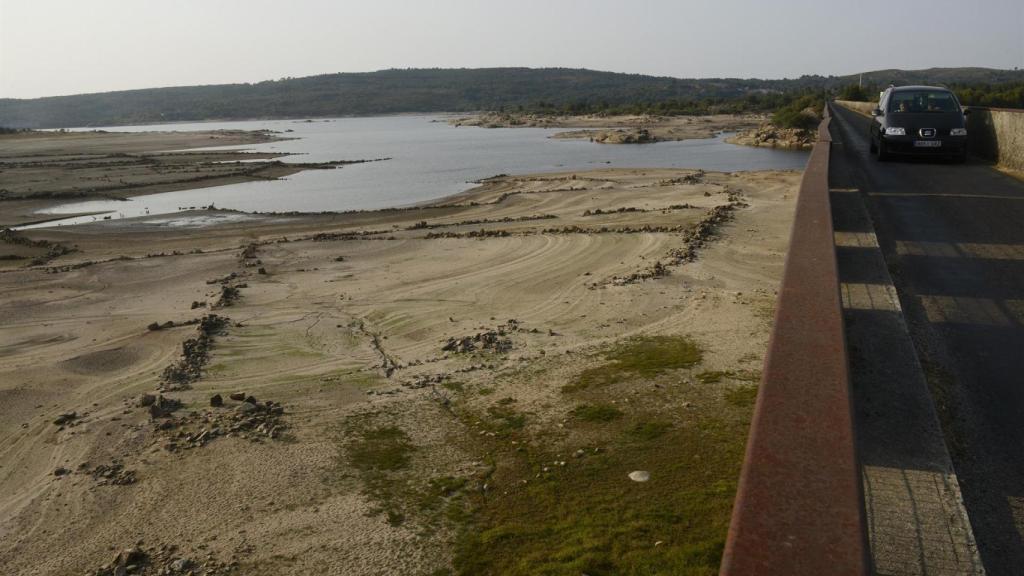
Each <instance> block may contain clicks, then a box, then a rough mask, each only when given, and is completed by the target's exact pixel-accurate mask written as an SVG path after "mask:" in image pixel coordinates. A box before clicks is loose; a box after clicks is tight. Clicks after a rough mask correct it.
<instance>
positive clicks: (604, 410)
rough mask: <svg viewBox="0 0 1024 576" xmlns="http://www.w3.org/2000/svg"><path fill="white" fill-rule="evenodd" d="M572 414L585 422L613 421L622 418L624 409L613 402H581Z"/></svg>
mask: <svg viewBox="0 0 1024 576" xmlns="http://www.w3.org/2000/svg"><path fill="white" fill-rule="evenodd" d="M570 414H572V415H573V416H574V417H575V418H577V419H579V420H582V421H584V422H611V421H612V420H618V419H619V418H622V410H619V409H618V408H616V407H615V406H612V405H611V404H580V405H579V406H577V407H575V408H573V409H572V411H571V412H570Z"/></svg>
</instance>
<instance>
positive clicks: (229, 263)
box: [0, 169, 799, 575]
mask: <svg viewBox="0 0 1024 576" xmlns="http://www.w3.org/2000/svg"><path fill="white" fill-rule="evenodd" d="M798 180H799V174H798V173H795V172H757V173H733V174H722V173H708V174H703V173H697V172H694V171H692V170H690V171H680V170H622V169H617V170H603V171H594V172H586V173H576V174H547V175H543V176H536V177H530V176H520V177H501V178H496V179H492V180H489V181H486V182H484V183H483V184H482V185H481V186H479V187H477V188H475V189H473V190H471V191H469V192H467V193H465V194H463V195H460V196H458V197H455V198H453V199H450V200H448V201H447V202H445V203H443V204H442V205H438V206H433V207H423V208H418V209H411V210H385V211H377V212H364V213H354V214H342V215H320V216H309V217H297V216H248V215H239V214H236V213H232V212H193V213H185V214H176V215H174V216H173V217H158V218H147V219H138V220H128V221H116V222H107V223H98V224H90V225H86V226H81V227H75V228H62V229H60V230H41V231H34V232H33V233H31V235H28V236H27V237H29V238H31V240H32V242H35V243H36V244H32V245H31V246H25V245H23V244H17V246H21V248H22V249H26V250H27V249H35V250H44V251H46V250H49V248H47V247H48V246H66V247H74V248H75V251H73V252H70V253H66V254H57V255H55V256H52V257H48V258H46V259H45V263H42V264H40V265H36V266H30V267H26V266H25V265H24V264H21V265H19V266H16V267H15V266H11V267H8V268H7V269H5V270H3V271H2V272H0V566H3V567H4V569H3V572H4V574H18V575H30V574H31V575H42V574H47V575H50V574H52V575H64V574H94V573H104V572H96V570H98V569H100V568H101V567H102V566H104V565H106V564H109V563H110V562H111V559H112V558H113V557H114V556H115V554H116V553H117V551H119V550H122V549H124V548H125V547H127V546H132V545H136V544H137V545H138V546H139V547H140V549H142V550H143V551H144V552H145V553H147V554H149V555H150V558H151V559H153V561H154V562H155V561H156V559H162V560H160V561H168V562H169V561H170V560H172V559H174V558H187V559H189V560H190V561H192V562H193V563H194V564H195V565H200V566H205V568H203V569H202V570H205V572H204V571H202V570H200V571H198V572H197V573H207V574H209V573H238V574H428V573H444V572H434V571H435V570H442V571H443V570H444V569H445V568H446V567H449V566H450V565H451V562H452V556H453V552H452V545H453V544H452V543H453V542H454V540H455V538H456V535H457V531H458V529H459V524H458V522H455V521H452V520H446V519H445V518H439V517H438V515H437V514H432V513H429V512H427V511H423V510H428V509H429V507H427V506H426V505H423V506H421V509H422V510H421V511H417V510H419V509H414V508H411V507H409V506H405V507H404V508H403V507H402V506H404V505H402V504H401V502H403V501H404V500H402V498H403V496H402V495H403V494H419V493H421V492H417V491H418V490H420V491H422V490H421V488H422V487H423V486H426V485H428V483H430V484H429V485H430V486H434V485H435V484H434V483H433V482H436V481H437V480H438V479H453V478H454V479H458V480H459V482H460V483H459V484H457V486H458V487H460V488H457V489H461V490H465V491H470V490H474V491H476V492H475V493H479V491H481V490H483V491H488V490H502V489H503V490H505V492H504V493H505V494H506V495H507V494H509V491H510V490H513V489H514V488H513V487H512V486H509V485H503V484H502V482H505V481H506V480H507V482H508V483H512V482H521V481H524V480H518V479H514V478H511V477H510V476H508V475H505V476H502V474H500V473H499V474H496V475H492V476H487V473H486V469H490V470H491V471H493V470H494V468H495V467H497V468H498V469H499V470H500V468H501V465H502V461H501V458H500V457H496V456H494V455H493V454H492V455H491V456H487V454H488V452H487V450H485V449H484V448H483V447H482V445H481V444H479V443H478V440H477V438H478V437H480V438H486V437H487V435H488V434H490V435H492V436H493V433H488V432H486V430H485V429H482V428H479V425H480V424H481V422H480V421H479V420H477V419H476V416H473V415H474V414H478V413H485V410H491V409H490V408H488V406H490V405H492V404H494V401H495V399H497V398H503V400H502V401H501V402H500V403H499V404H503V405H504V404H511V403H513V402H514V406H515V407H516V408H517V409H518V410H520V411H522V412H523V413H524V414H528V415H529V416H528V419H527V420H526V421H527V424H526V426H525V427H524V428H523V429H522V430H521V431H520V432H518V434H520V436H517V438H520V439H521V441H522V442H523V443H524V444H525V443H526V442H532V443H537V444H542V445H544V446H545V447H546V449H549V450H551V451H558V450H562V449H569V448H571V447H572V446H575V445H576V444H578V443H579V442H582V441H584V440H581V438H584V439H585V436H586V432H585V430H583V429H574V428H573V425H572V423H571V422H570V423H568V424H566V420H565V413H566V409H567V408H566V400H565V398H564V394H563V393H562V392H561V391H560V388H561V387H562V386H563V384H565V382H566V381H567V380H569V379H571V378H573V377H574V376H573V375H574V374H578V373H579V372H580V371H581V370H583V369H585V368H587V367H588V366H593V365H594V364H595V363H596V362H599V359H598V358H597V357H596V356H595V354H596V353H597V352H598V351H599V350H601V347H602V346H607V345H612V344H614V343H615V342H620V341H622V340H623V339H626V338H629V337H632V336H637V335H666V336H677V335H685V336H686V337H688V338H692V339H693V340H694V341H696V342H698V343H699V344H700V346H701V348H702V349H703V351H704V354H703V360H702V363H701V365H700V366H699V367H697V368H694V370H693V374H695V373H696V372H698V371H701V370H704V371H707V370H731V369H743V370H746V371H748V372H752V373H754V374H756V372H757V370H759V369H760V365H761V361H762V358H763V354H764V350H765V348H766V344H767V338H768V334H769V323H770V318H771V310H772V306H773V303H774V300H775V290H776V287H777V283H778V281H779V278H780V277H781V270H782V265H783V259H784V254H785V250H786V246H787V241H788V236H789V228H790V223H791V218H792V210H793V206H794V200H795V195H796V190H797V187H798ZM723 207H727V208H723ZM620 208H635V209H637V210H634V211H618V209H620ZM598 210H601V212H602V213H600V214H597V213H596V212H597V211H598ZM608 212H610V213H608ZM723 212H725V213H726V215H727V217H726V218H723V219H722V221H721V222H718V223H711V224H710V225H706V226H705V227H704V229H705V232H703V233H700V234H697V235H692V234H690V233H689V232H688V231H690V230H692V229H693V227H694V226H695V225H698V224H699V223H701V222H705V224H707V222H708V218H709V217H710V216H711V215H714V214H716V213H719V214H720V213H723ZM585 214H586V215H585ZM211 220H213V221H218V220H219V221H221V222H222V223H221V225H219V226H214V227H197V226H196V224H197V223H199V222H209V221H211ZM466 222H473V223H471V224H467V223H466ZM481 230H482V231H484V232H483V233H481V232H480V231H481ZM18 237H19V238H20V237H22V236H20V235H19V236H18ZM11 242H12V241H11V240H10V239H8V244H10V243H11ZM44 243H52V244H44ZM655 263H658V264H657V265H656V264H655ZM652 270H660V271H658V272H657V273H652ZM232 274H234V276H231V275H232ZM236 293H237V297H235V294H236ZM225 294H227V298H226V299H225ZM207 314H217V315H219V316H222V317H227V318H229V319H230V320H229V322H228V323H227V325H226V327H224V328H223V330H219V331H214V332H213V333H212V344H210V346H209V350H208V357H207V358H206V359H205V363H203V362H201V361H200V362H199V363H198V364H197V365H198V366H201V370H200V373H201V376H200V377H199V378H198V379H195V380H194V381H191V382H189V383H187V384H183V385H179V384H173V383H169V382H167V381H166V380H163V379H162V376H161V375H162V374H163V373H164V371H165V369H166V368H167V367H168V366H172V365H174V364H176V363H179V362H180V361H181V360H180V357H181V355H182V345H183V342H184V341H186V340H187V339H190V338H197V336H198V333H197V326H196V325H182V323H184V322H187V321H189V320H192V319H198V318H201V317H203V316H204V315H207ZM510 320H514V321H510ZM168 321H172V322H174V323H176V325H175V326H173V327H166V328H163V329H159V330H151V329H148V328H147V326H148V325H150V324H151V323H154V322H156V323H158V324H162V323H165V322H168ZM480 333H483V334H485V336H484V337H483V340H476V341H474V342H475V347H476V350H475V351H473V352H461V353H460V352H458V351H457V349H456V350H453V349H449V350H448V351H445V350H443V348H445V346H446V344H447V343H449V342H450V340H449V339H461V338H463V337H467V336H469V337H472V336H474V335H476V334H480ZM488 333H490V334H491V335H490V336H486V334H488ZM488 338H493V340H494V341H496V342H503V344H500V345H499V347H500V348H502V350H500V351H499V350H495V349H494V348H487V347H485V343H486V342H487V340H488ZM471 341H473V340H472V339H471ZM505 347H507V348H508V349H504V348H505ZM693 374H691V372H690V371H683V372H681V373H680V374H679V375H678V377H677V376H673V378H674V379H675V380H673V381H676V380H678V382H679V385H680V386H684V385H689V384H690V383H691V380H692V378H693ZM754 380H755V381H756V376H755V378H754ZM739 385H740V383H738V382H734V381H730V380H728V379H726V380H725V381H723V382H720V383H714V384H709V385H708V386H705V387H702V388H700V390H701V391H700V392H699V393H698V392H694V393H693V394H692V395H689V396H687V397H686V398H683V396H682V395H679V394H676V395H669V396H664V397H660V396H659V397H657V398H654V400H652V401H657V402H658V403H659V406H658V409H659V410H663V411H669V412H673V413H675V414H676V415H677V417H678V415H679V414H682V413H683V412H685V411H686V410H687V409H692V410H698V411H699V410H702V409H703V410H710V411H713V410H715V409H716V408H715V406H717V404H716V402H719V400H718V399H719V398H720V397H721V396H722V395H723V394H725V393H726V392H728V391H729V390H731V389H734V388H736V387H737V386H739ZM659 386H660V385H659ZM161 389H163V392H162V394H163V396H164V397H166V398H173V399H175V400H177V401H180V402H181V403H182V404H183V406H182V407H181V408H180V409H178V410H177V411H176V412H173V413H172V414H170V415H169V416H165V417H164V416H162V417H157V418H151V416H150V413H149V408H146V407H143V406H141V405H140V404H141V403H144V402H145V401H144V400H143V396H144V395H145V394H147V393H149V394H158V393H161V392H159V390H161ZM681 389H685V390H690V388H681ZM233 392H244V393H245V394H246V395H251V396H254V397H255V400H256V401H257V402H259V403H260V404H258V406H259V411H258V412H256V413H257V414H264V416H259V418H260V419H257V420H256V421H254V422H253V423H252V425H246V424H245V422H244V421H243V422H242V424H241V425H239V421H238V420H237V418H239V417H238V416H236V415H237V414H239V412H238V410H239V406H241V405H242V403H241V402H238V401H235V400H230V399H229V398H228V395H229V394H230V393H233ZM615 393H616V394H628V390H626V391H624V390H622V389H616V392H615ZM633 393H635V391H634V392H633ZM214 394H220V395H222V397H223V399H224V403H225V406H224V407H211V404H210V398H211V396H212V395H214ZM505 398H508V399H510V400H504V399H505ZM268 400H269V401H272V402H274V403H276V404H270V405H266V404H263V402H266V401H268ZM694 403H695V405H694ZM274 406H280V407H281V408H283V414H275V415H271V413H272V412H273V407H274ZM748 410H749V408H748ZM70 412H75V413H76V414H75V417H73V418H65V420H67V421H66V422H63V423H61V424H55V423H54V422H55V420H57V419H58V418H59V417H60V415H61V414H65V413H70ZM246 417H248V415H243V416H241V418H246ZM257 424H259V426H257ZM264 424H265V425H264ZM246 426H248V427H246ZM381 426H393V427H396V428H397V429H400V430H402V431H403V432H402V433H403V434H404V435H405V436H404V437H406V438H407V439H408V440H407V441H408V443H409V445H410V446H409V449H410V450H412V452H411V455H410V456H408V462H405V461H402V459H401V458H398V457H397V455H396V458H398V460H399V461H397V462H394V463H392V464H393V465H394V466H395V469H396V470H398V469H399V468H401V470H400V471H399V472H396V473H395V474H394V475H391V476H387V478H388V482H386V483H382V482H381V480H380V479H381V476H380V474H379V471H378V470H375V469H367V468H366V467H365V465H364V466H363V467H360V464H359V463H358V462H357V455H358V450H359V446H360V445H359V444H358V443H357V442H358V441H359V439H360V438H363V437H366V438H369V435H368V434H369V432H367V430H371V431H372V430H377V431H380V430H384V428H380V427H381ZM214 429H216V432H213V433H211V431H212V430H214ZM204 431H205V432H206V434H205V435H204V434H203V432H204ZM515 443H516V442H513V444H515ZM609 450H614V446H610V447H609ZM103 465H107V466H113V468H112V470H113V472H105V470H106V469H104V468H102V467H100V468H98V469H97V467H98V466H103ZM563 465H564V462H563ZM573 465H574V462H572V461H571V462H570V463H569V465H568V466H567V468H566V469H567V470H568V471H567V472H566V473H567V474H571V473H572V466H573ZM380 466H381V467H382V468H386V465H385V464H384V463H382V464H380ZM545 470H546V469H545ZM481 471H485V472H484V473H482V472H481ZM624 473H625V471H624V472H623V474H624ZM655 474H657V471H655ZM126 477H131V478H132V479H133V480H134V482H130V483H125V484H119V483H118V481H119V480H118V479H124V478H126ZM481 478H487V479H483V480H482V479H481ZM623 478H625V476H623ZM463 482H465V484H463ZM488 482H489V483H490V484H488ZM627 484H628V482H627ZM457 489H453V490H457ZM445 495H446V497H447V496H448V493H447V492H445ZM417 501H419V500H417ZM396 502H398V504H396ZM398 509H401V510H404V518H403V517H402V516H403V515H402V514H399V513H398V512H397V511H396V510H398Z"/></svg>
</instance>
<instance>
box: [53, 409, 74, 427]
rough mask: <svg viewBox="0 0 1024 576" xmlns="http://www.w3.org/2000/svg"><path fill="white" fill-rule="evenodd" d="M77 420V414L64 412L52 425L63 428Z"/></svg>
mask: <svg viewBox="0 0 1024 576" xmlns="http://www.w3.org/2000/svg"><path fill="white" fill-rule="evenodd" d="M77 418H78V412H65V413H63V414H61V415H60V416H57V418H55V419H54V421H53V423H54V424H55V425H57V426H63V425H65V424H68V423H70V422H72V421H73V420H75V419H77Z"/></svg>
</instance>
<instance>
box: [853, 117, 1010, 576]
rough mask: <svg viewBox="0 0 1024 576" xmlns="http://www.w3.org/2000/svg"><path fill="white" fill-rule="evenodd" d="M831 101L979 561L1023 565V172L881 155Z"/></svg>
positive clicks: (864, 128) (996, 572)
mask: <svg viewBox="0 0 1024 576" xmlns="http://www.w3.org/2000/svg"><path fill="white" fill-rule="evenodd" d="M834 112H835V115H834V118H835V119H834V120H833V125H834V126H835V127H836V128H837V129H838V133H839V135H840V136H841V138H842V141H843V143H844V145H845V146H846V148H847V149H849V150H853V151H854V153H853V154H852V155H849V154H848V155H847V156H846V158H845V160H844V161H849V162H852V164H853V166H852V168H853V169H854V171H856V172H857V173H858V182H859V187H860V189H861V193H862V194H863V198H864V201H865V204H866V205H867V207H868V211H869V213H870V216H871V219H872V220H873V221H874V226H875V232H876V234H877V236H878V240H879V243H880V245H881V247H882V251H883V254H884V255H885V260H886V263H887V264H888V267H889V272H890V274H891V275H892V277H893V279H894V282H895V285H896V288H897V291H898V293H899V297H900V303H901V305H902V307H903V309H904V313H905V314H906V318H907V322H908V325H909V327H910V332H911V337H912V338H913V340H914V346H915V348H916V349H917V352H918V356H919V357H920V359H921V362H922V364H923V366H924V367H925V372H926V374H927V376H928V380H929V384H930V386H931V389H932V391H933V396H934V398H935V400H936V404H937V405H938V408H939V413H940V417H941V418H942V419H943V429H944V434H945V437H946V443H947V445H948V446H949V448H950V452H951V454H952V457H953V462H954V465H955V467H956V472H957V475H958V476H959V479H960V484H961V489H962V492H963V497H964V502H965V504H966V506H967V512H968V514H969V516H970V519H971V525H972V527H973V529H974V533H975V537H976V538H977V541H978V547H979V551H980V553H981V557H982V560H983V562H984V564H985V567H986V569H987V570H988V573H989V574H990V575H993V576H1002V575H1008V576H1009V575H1020V574H1024V182H1022V181H1020V180H1017V179H1014V178H1012V177H1009V176H1007V175H1005V174H1002V173H1000V172H998V171H996V170H995V169H993V168H992V167H991V166H988V165H985V164H983V163H979V162H973V161H972V162H968V163H967V164H953V163H947V162H943V161H937V160H924V161H922V160H912V159H911V160H895V161H888V162H878V161H876V160H875V159H874V158H873V157H872V156H871V155H870V154H869V153H868V142H867V132H868V126H869V123H870V121H871V120H870V119H868V118H866V117H864V116H861V115H858V114H856V113H854V112H851V111H849V110H846V109H843V108H841V107H838V106H836V107H835V109H834ZM894 385H898V382H894Z"/></svg>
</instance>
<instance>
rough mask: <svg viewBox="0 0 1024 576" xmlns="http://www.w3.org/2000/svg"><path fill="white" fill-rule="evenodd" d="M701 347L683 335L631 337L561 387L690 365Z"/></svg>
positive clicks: (647, 375) (579, 387)
mask: <svg viewBox="0 0 1024 576" xmlns="http://www.w3.org/2000/svg"><path fill="white" fill-rule="evenodd" d="M701 358H702V354H701V350H700V347H699V346H697V344H696V343H695V342H694V341H693V340H691V339H689V338H687V337H685V336H642V337H636V338H630V339H629V340H626V341H624V342H622V343H620V344H619V345H617V346H615V347H613V348H611V349H610V350H608V351H606V352H605V353H604V360H605V363H604V364H600V365H598V366H594V367H591V368H587V369H586V370H584V371H583V372H581V373H580V375H579V376H578V377H577V378H576V380H575V381H573V382H570V383H569V384H566V385H565V386H563V387H562V391H563V392H566V393H572V392H579V391H581V390H586V389H588V388H596V387H601V386H608V385H610V384H616V383H618V382H622V381H624V380H626V379H629V378H651V377H654V376H657V375H659V374H662V373H664V372H666V371H669V370H680V369H684V368H693V367H694V366H696V365H697V364H699V363H700V361H701Z"/></svg>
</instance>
